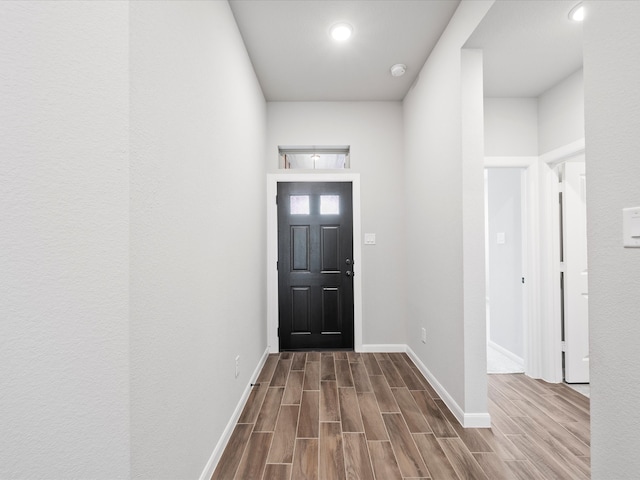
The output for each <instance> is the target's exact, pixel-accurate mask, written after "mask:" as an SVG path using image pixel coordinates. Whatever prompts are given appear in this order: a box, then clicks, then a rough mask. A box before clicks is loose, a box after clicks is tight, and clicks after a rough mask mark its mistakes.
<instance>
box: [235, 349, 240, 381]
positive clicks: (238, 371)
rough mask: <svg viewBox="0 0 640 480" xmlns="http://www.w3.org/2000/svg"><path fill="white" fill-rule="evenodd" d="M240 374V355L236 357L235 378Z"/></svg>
mask: <svg viewBox="0 0 640 480" xmlns="http://www.w3.org/2000/svg"><path fill="white" fill-rule="evenodd" d="M238 375H240V355H238V356H237V357H236V378H238Z"/></svg>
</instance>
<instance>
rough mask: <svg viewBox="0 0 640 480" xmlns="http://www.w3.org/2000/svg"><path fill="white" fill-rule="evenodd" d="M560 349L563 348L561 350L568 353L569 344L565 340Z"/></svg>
mask: <svg viewBox="0 0 640 480" xmlns="http://www.w3.org/2000/svg"><path fill="white" fill-rule="evenodd" d="M560 347H561V348H560V349H561V350H562V351H563V352H566V351H567V342H565V341H564V340H563V341H562V342H560Z"/></svg>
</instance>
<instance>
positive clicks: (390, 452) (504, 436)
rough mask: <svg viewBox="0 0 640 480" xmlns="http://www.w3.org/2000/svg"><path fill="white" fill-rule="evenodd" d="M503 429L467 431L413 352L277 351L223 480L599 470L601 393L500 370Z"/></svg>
mask: <svg viewBox="0 0 640 480" xmlns="http://www.w3.org/2000/svg"><path fill="white" fill-rule="evenodd" d="M489 412H490V414H491V418H492V425H493V427H492V428H491V429H464V428H462V427H460V425H459V423H458V422H457V420H456V419H455V418H454V417H453V415H452V414H451V413H450V412H449V410H448V409H447V408H446V406H445V404H444V402H443V401H442V400H441V399H440V398H438V395H437V394H436V392H435V391H434V390H433V388H432V387H431V386H430V385H429V384H428V383H427V382H426V380H425V379H424V377H423V376H422V375H421V373H420V372H419V370H418V369H417V367H416V366H415V365H414V364H413V363H412V362H411V360H410V359H409V357H408V356H407V355H406V354H404V353H375V354H374V353H362V354H358V353H354V352H323V353H319V352H309V353H300V352H296V353H289V352H285V353H280V354H272V355H270V356H269V357H268V358H267V361H266V363H265V365H264V368H263V370H262V372H261V373H260V376H259V377H258V380H257V384H256V386H255V387H254V389H253V391H252V392H251V395H250V397H249V400H248V401H247V404H246V406H245V408H244V411H243V412H242V414H241V417H240V420H239V422H238V425H237V426H236V428H235V430H234V432H233V435H232V437H231V439H230V441H229V444H228V445H227V448H226V449H225V451H224V453H223V455H222V458H221V459H220V462H219V463H218V466H217V469H216V471H215V473H214V475H213V478H212V480H222V479H224V480H233V479H237V480H251V479H256V480H259V479H264V480H267V479H270V480H271V479H274V480H275V479H286V480H293V479H295V480H302V479H322V480H330V479H346V478H362V479H384V480H391V479H405V478H414V479H415V478H433V479H458V478H460V479H462V478H470V479H492V480H494V479H534V478H535V479H540V478H563V479H565V478H575V479H588V478H589V477H590V467H589V461H590V451H589V450H590V449H589V442H590V431H589V399H587V398H586V397H583V396H582V395H580V394H578V393H576V392H574V391H573V390H571V389H569V388H568V387H566V386H565V385H562V384H557V385H556V384H547V383H545V382H543V381H539V380H533V379H530V378H528V377H525V376H524V375H489Z"/></svg>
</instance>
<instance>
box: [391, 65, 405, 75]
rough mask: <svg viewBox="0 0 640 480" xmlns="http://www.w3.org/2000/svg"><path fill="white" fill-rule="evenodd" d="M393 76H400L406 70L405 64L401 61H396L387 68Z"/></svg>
mask: <svg viewBox="0 0 640 480" xmlns="http://www.w3.org/2000/svg"><path fill="white" fill-rule="evenodd" d="M389 70H390V71H391V75H393V76H394V77H401V76H402V75H404V72H406V71H407V66H406V65H404V64H402V63H396V64H395V65H392V66H391V68H390V69H389Z"/></svg>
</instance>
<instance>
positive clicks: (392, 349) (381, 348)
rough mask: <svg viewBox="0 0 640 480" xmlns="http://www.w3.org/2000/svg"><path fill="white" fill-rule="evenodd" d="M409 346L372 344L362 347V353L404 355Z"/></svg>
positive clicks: (402, 344)
mask: <svg viewBox="0 0 640 480" xmlns="http://www.w3.org/2000/svg"><path fill="white" fill-rule="evenodd" d="M406 351H407V346H406V345H405V344H404V343H381V344H374V343H370V344H367V345H362V347H361V350H360V352H362V353H376V352H378V353H404V352H406Z"/></svg>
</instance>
